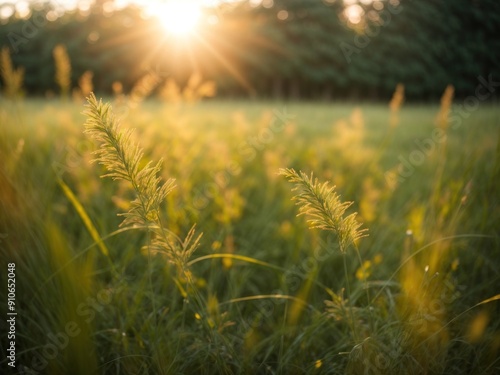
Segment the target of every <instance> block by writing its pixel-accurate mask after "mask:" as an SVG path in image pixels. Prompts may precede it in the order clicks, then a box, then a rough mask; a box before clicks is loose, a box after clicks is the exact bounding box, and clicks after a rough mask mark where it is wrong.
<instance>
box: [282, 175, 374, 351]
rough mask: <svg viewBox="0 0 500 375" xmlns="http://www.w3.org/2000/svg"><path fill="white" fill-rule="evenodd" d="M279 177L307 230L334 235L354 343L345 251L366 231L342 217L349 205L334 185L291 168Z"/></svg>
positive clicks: (354, 331)
mask: <svg viewBox="0 0 500 375" xmlns="http://www.w3.org/2000/svg"><path fill="white" fill-rule="evenodd" d="M279 174H280V175H282V176H284V177H285V178H286V179H287V180H288V181H289V182H292V183H294V184H295V187H294V188H293V189H292V191H294V192H296V193H295V197H294V200H295V201H296V203H297V205H299V215H306V216H308V217H309V219H308V223H309V226H310V228H317V229H322V230H326V231H329V232H332V233H334V234H335V235H336V236H337V239H338V244H339V247H340V252H341V253H342V258H343V265H344V277H345V282H346V289H347V296H348V300H349V302H350V304H351V307H350V308H349V315H350V319H351V325H352V327H351V329H352V332H353V335H354V339H355V341H356V342H357V341H358V338H359V336H358V332H357V329H356V322H355V319H354V313H353V307H354V306H353V301H352V299H351V297H352V295H351V287H350V282H349V274H348V268H347V260H346V252H347V249H348V247H349V246H351V245H354V244H355V243H356V242H357V241H358V240H359V239H361V238H363V237H365V236H367V233H366V232H367V229H360V228H361V223H359V222H358V221H357V220H356V213H353V214H350V215H348V216H345V212H346V210H347V209H348V208H349V207H350V206H351V205H352V204H353V202H342V201H341V200H340V196H339V195H338V194H337V192H336V191H335V186H329V184H328V182H324V183H320V182H319V181H318V179H317V178H314V177H313V174H312V173H311V175H310V176H308V175H307V174H305V173H304V172H302V171H300V172H296V171H295V170H294V169H281V170H280V172H279ZM361 264H362V262H361ZM368 301H369V299H368Z"/></svg>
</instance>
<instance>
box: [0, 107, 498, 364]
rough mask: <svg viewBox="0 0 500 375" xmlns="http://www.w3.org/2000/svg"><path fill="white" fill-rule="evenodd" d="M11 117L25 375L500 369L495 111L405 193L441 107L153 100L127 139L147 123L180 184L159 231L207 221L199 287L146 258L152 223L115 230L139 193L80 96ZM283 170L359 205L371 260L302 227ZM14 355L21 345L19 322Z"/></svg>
mask: <svg viewBox="0 0 500 375" xmlns="http://www.w3.org/2000/svg"><path fill="white" fill-rule="evenodd" d="M110 100H112V99H110ZM0 104H1V107H0V158H1V160H2V163H1V164H0V172H1V174H0V199H1V200H0V202H1V204H2V210H1V215H0V219H1V222H0V225H1V226H0V232H1V233H2V234H6V235H7V236H2V238H1V241H2V242H1V243H0V246H1V252H2V257H1V259H2V262H1V267H2V270H3V271H2V272H1V275H2V277H1V279H2V281H1V282H2V285H6V272H4V271H5V270H6V264H7V263H11V262H15V263H16V303H17V305H16V309H17V312H18V318H17V325H16V329H17V335H16V351H17V366H18V367H17V370H18V372H17V373H22V372H21V367H20V366H25V367H24V371H25V373H28V374H29V373H35V372H31V371H30V370H29V369H31V370H33V371H35V370H37V371H36V372H38V373H42V374H66V373H72V374H80V373H81V374H91V373H103V374H198V373H199V374H220V373H228V374H230V373H244V374H279V373H282V374H303V373H310V374H344V373H351V374H396V373H411V374H441V373H463V374H488V373H489V374H495V373H497V372H498V371H500V361H499V360H498V353H499V352H500V326H499V322H498V319H497V317H498V316H499V315H498V314H499V313H500V304H499V302H498V301H497V300H496V298H494V299H493V300H491V301H488V302H486V303H483V304H480V303H481V302H482V301H486V300H488V299H489V298H491V297H494V296H498V295H499V294H500V289H499V288H498V287H497V285H498V283H499V280H500V274H499V271H498V270H499V269H500V238H499V235H498V226H499V223H500V208H499V206H498V203H499V198H500V193H499V190H500V189H499V186H498V185H499V182H498V181H500V169H499V168H500V157H499V155H500V153H499V152H500V151H499V136H500V132H499V129H500V127H499V125H500V110H498V108H496V107H493V106H489V105H481V107H480V108H479V109H478V110H477V111H475V112H473V113H471V114H470V116H469V117H468V118H464V119H463V121H462V122H461V124H460V125H459V126H457V127H455V128H452V127H451V125H450V127H449V128H448V129H447V130H446V135H447V136H446V142H434V144H433V146H432V152H430V153H429V154H428V155H425V157H424V158H423V160H422V162H421V163H420V162H419V163H418V164H419V165H416V166H414V170H413V171H412V173H411V175H409V176H407V177H405V178H404V180H402V181H399V182H397V181H396V182H394V181H395V180H394V179H391V178H388V176H390V175H388V174H387V172H390V171H393V172H394V171H396V170H397V166H398V163H399V159H398V158H399V157H400V156H401V157H403V158H405V159H408V158H409V157H410V155H411V153H412V152H415V151H416V150H418V147H417V146H416V144H415V139H419V140H420V141H424V140H429V139H432V134H433V131H434V129H435V128H436V126H435V124H434V119H435V116H436V114H437V112H438V111H439V107H438V106H412V105H408V106H404V107H403V108H402V109H401V111H400V113H399V124H398V126H397V127H395V128H390V126H389V123H390V116H391V114H390V111H389V109H388V108H387V107H386V106H383V105H371V104H367V105H363V106H361V107H360V108H358V107H356V106H354V105H352V104H327V103H323V104H322V103H295V102H292V103H273V102H257V101H256V102H239V101H207V102H202V103H197V104H193V105H182V106H177V107H176V106H166V105H164V104H161V103H159V102H155V101H146V102H144V103H142V104H141V106H140V107H139V108H136V109H133V110H130V111H128V113H127V115H126V116H125V117H124V118H123V119H122V128H123V129H127V128H136V132H135V133H134V134H135V136H134V140H135V141H136V142H138V143H139V144H140V145H141V147H143V148H144V153H145V157H144V160H143V161H142V162H141V165H140V166H141V167H142V166H144V165H145V164H146V162H147V161H149V160H153V161H157V160H159V159H160V158H163V159H164V164H163V167H162V171H161V176H162V178H163V180H164V181H167V180H168V179H169V178H175V179H176V184H177V187H176V189H175V190H174V191H173V192H171V193H170V194H169V195H168V196H167V199H166V201H165V204H163V205H162V206H161V216H162V218H161V220H162V221H161V223H162V225H163V227H164V228H166V229H168V230H169V231H171V232H172V233H173V234H175V235H176V236H179V237H180V238H184V237H185V236H186V235H187V233H188V231H189V230H190V228H191V227H192V225H193V224H196V230H197V231H198V232H200V233H201V232H203V237H202V239H201V245H200V247H199V248H198V249H197V251H196V252H195V253H194V254H193V255H192V257H191V259H190V262H188V266H189V271H190V272H191V273H192V274H191V275H189V277H185V275H184V276H183V274H182V273H179V272H178V270H177V268H176V266H175V265H172V264H171V262H169V258H168V257H167V256H164V255H161V254H158V255H154V254H153V255H152V254H151V253H150V252H149V255H148V249H147V247H144V246H145V245H146V244H147V243H148V242H149V240H150V235H151V233H152V232H151V230H150V231H149V232H148V231H147V230H145V229H144V228H130V227H127V228H122V229H119V224H120V223H121V221H122V218H121V217H119V216H117V214H118V213H121V212H124V211H127V210H128V209H129V208H130V203H129V202H130V200H131V199H133V198H134V193H133V191H132V189H131V186H129V185H128V184H127V183H126V182H122V181H112V180H110V179H101V178H99V176H100V175H102V174H104V169H103V167H101V166H100V165H98V164H91V163H90V161H91V159H93V157H94V156H93V155H92V154H91V152H92V151H93V150H95V149H96V145H95V144H93V143H92V142H91V141H90V140H89V139H88V138H87V137H85V135H84V134H83V129H84V128H83V123H84V122H85V117H84V116H83V115H82V114H81V112H82V111H83V103H82V104H75V103H69V102H60V101H43V100H34V99H30V100H26V101H24V102H22V103H17V104H13V103H11V102H7V101H3V102H1V103H0ZM285 107H286V113H288V114H289V115H290V117H288V118H287V119H286V121H285V122H282V120H280V119H279V118H277V119H276V114H275V111H283V109H284V108H285ZM115 109H116V110H117V112H118V113H123V112H120V111H123V108H122V109H120V108H115ZM273 111H274V112H273ZM452 114H453V113H452ZM280 116H282V115H280ZM273 121H274V122H273ZM280 168H295V170H297V171H298V170H302V171H304V172H306V173H307V174H309V173H310V172H314V176H316V177H318V178H319V180H320V181H321V182H322V181H329V182H330V184H331V185H336V192H337V193H339V194H340V195H341V200H342V201H353V202H354V204H353V205H352V206H351V207H350V208H349V209H348V211H347V214H350V213H353V212H358V216H357V218H358V220H360V221H361V222H362V223H363V226H362V228H368V230H369V232H368V234H369V236H368V237H365V238H362V239H361V240H360V241H359V242H358V243H357V248H358V249H359V254H360V257H361V262H362V263H364V267H361V264H360V260H359V258H358V256H357V255H356V251H355V249H354V248H348V249H347V253H346V255H345V256H344V255H342V253H341V252H340V251H339V249H338V245H337V237H336V235H335V233H328V232H324V231H319V230H317V229H316V230H311V229H308V227H307V222H306V218H304V217H302V216H299V217H296V215H297V214H298V212H299V209H298V207H296V206H295V205H294V202H293V201H292V200H291V199H292V197H293V193H292V192H291V191H290V190H291V188H292V187H293V186H292V185H291V184H289V183H288V182H287V181H286V180H285V179H284V178H283V177H281V176H279V175H278V171H279V169H280ZM58 178H60V179H61V180H62V181H64V182H59V181H58ZM396 180H397V178H396ZM408 230H411V232H407V231H408ZM153 232H154V231H153ZM148 233H149V234H148ZM3 237H5V238H3ZM215 254H226V256H225V257H224V255H215ZM170 260H171V259H170ZM344 262H345V263H344ZM426 266H428V267H426ZM344 267H345V268H344ZM363 270H364V272H363ZM348 286H349V290H348V289H347V288H348ZM0 290H1V292H0V296H1V300H2V301H6V300H7V297H6V288H4V287H2V288H1V289H0ZM346 299H348V300H346ZM325 301H328V302H326V303H325ZM478 304H480V305H478ZM476 305H477V306H476ZM68 324H70V325H69V326H68ZM68 331H69V333H72V334H74V335H71V336H70V335H69V334H68ZM50 334H52V336H50ZM48 335H49V336H50V337H49V336H48ZM1 342H2V344H1V345H2V350H3V352H5V351H6V350H7V347H6V346H5V343H6V334H5V333H4V331H3V329H2V340H1ZM51 345H52V346H51ZM51 350H52V351H51ZM1 366H2V368H8V366H7V361H6V360H3V362H1Z"/></svg>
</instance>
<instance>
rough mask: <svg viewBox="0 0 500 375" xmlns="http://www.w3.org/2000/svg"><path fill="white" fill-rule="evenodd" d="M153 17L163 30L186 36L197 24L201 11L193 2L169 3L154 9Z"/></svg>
mask: <svg viewBox="0 0 500 375" xmlns="http://www.w3.org/2000/svg"><path fill="white" fill-rule="evenodd" d="M155 8H156V9H154V10H153V11H154V15H155V16H156V17H158V18H159V20H160V22H161V23H162V25H163V27H164V28H165V30H167V31H168V32H169V33H172V34H175V35H186V34H188V33H190V32H191V31H193V30H194V29H195V28H196V25H197V24H198V20H199V18H200V16H201V10H200V7H199V5H198V4H196V3H194V2H180V1H175V2H170V3H167V4H163V5H161V6H158V7H155Z"/></svg>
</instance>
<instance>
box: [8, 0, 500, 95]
mask: <svg viewBox="0 0 500 375" xmlns="http://www.w3.org/2000/svg"><path fill="white" fill-rule="evenodd" d="M107 3H109V1H106V0H98V1H96V3H95V5H94V6H93V7H92V8H91V9H90V11H88V12H84V13H82V12H79V11H72V12H66V13H64V14H62V15H61V16H60V17H50V14H51V13H50V12H52V11H53V10H54V8H53V5H51V3H41V4H40V3H39V4H38V5H36V6H33V8H32V10H31V13H30V15H29V17H28V18H25V19H20V18H16V17H14V16H12V17H10V18H9V19H4V20H3V22H2V24H0V46H1V45H3V46H8V47H9V48H10V50H11V55H12V60H13V62H14V64H15V65H16V66H23V67H24V68H25V89H26V91H27V92H28V93H30V94H36V95H39V94H44V93H46V92H47V91H48V90H51V91H56V90H57V89H56V84H55V82H54V76H55V64H54V61H53V55H52V50H53V48H54V47H55V46H56V45H57V44H63V45H65V46H66V48H67V51H68V54H69V56H70V60H71V65H72V83H73V85H76V84H77V81H78V77H80V76H81V75H82V74H83V72H84V71H86V70H90V71H92V72H93V73H94V87H95V89H96V91H98V92H102V93H109V92H111V86H112V83H113V82H114V81H120V82H122V84H123V86H124V88H125V90H128V89H130V88H131V87H132V86H133V84H134V83H135V82H136V81H137V80H138V79H139V78H141V77H142V76H144V75H145V74H147V73H148V72H149V73H153V74H157V75H158V77H159V78H160V79H162V80H164V79H167V78H168V77H172V78H175V79H176V80H177V81H178V82H180V83H182V82H186V80H187V79H188V77H189V75H190V74H192V73H193V72H194V71H196V72H199V73H201V74H202V75H203V77H204V78H206V79H211V80H215V82H216V83H217V85H218V92H219V94H220V95H223V96H247V95H250V96H259V97H290V98H311V99H318V98H336V99H343V98H346V99H351V98H358V99H361V98H366V99H382V100H386V99H387V98H389V97H390V96H391V94H392V92H393V91H394V88H395V86H396V84H397V83H402V84H404V85H405V88H406V93H407V96H408V98H409V99H410V100H411V99H414V100H431V99H432V100H434V99H436V98H438V97H439V96H440V95H441V94H442V92H443V91H444V89H445V87H446V86H447V85H448V84H452V85H454V86H455V88H456V94H457V95H458V96H467V95H474V92H475V88H476V86H477V84H478V77H479V76H483V77H485V79H486V80H488V77H489V76H490V75H492V77H493V80H494V81H500V58H499V57H500V39H499V35H500V2H499V1H498V0H442V1H437V0H419V1H416V0H413V1H412V0H389V1H375V2H368V1H363V2H359V3H356V4H355V5H354V6H355V7H356V8H355V9H348V8H346V5H345V4H344V2H343V1H341V0H337V1H335V0H274V1H270V0H263V1H261V2H255V1H240V2H237V3H226V4H220V5H219V6H218V7H215V8H210V9H205V12H204V13H205V15H206V17H203V19H202V20H201V21H200V23H201V24H200V25H199V28H198V30H197V32H196V34H195V35H192V36H190V37H186V38H175V37H173V36H171V35H170V36H169V35H168V34H167V33H166V32H165V31H164V29H163V28H162V27H161V25H160V23H159V22H158V21H157V20H156V19H155V18H145V17H144V16H143V15H142V13H143V12H141V9H140V8H137V7H134V6H129V7H127V8H123V9H120V10H114V11H110V7H109V6H107V5H109V4H107ZM353 10H354V11H356V12H357V14H356V13H353V12H352V11H353ZM350 12H351V13H350ZM48 15H49V16H48ZM350 15H351V16H352V15H353V16H354V17H353V19H352V20H351V19H350V18H349V16H350ZM359 15H361V17H357V16H359ZM356 17H357V18H356ZM48 19H51V21H49V20H48Z"/></svg>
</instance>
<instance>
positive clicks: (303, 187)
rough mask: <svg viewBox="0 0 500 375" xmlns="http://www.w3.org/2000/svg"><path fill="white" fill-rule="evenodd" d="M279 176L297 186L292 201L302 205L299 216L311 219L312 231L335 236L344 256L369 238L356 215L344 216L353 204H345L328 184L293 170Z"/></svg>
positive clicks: (282, 171)
mask: <svg viewBox="0 0 500 375" xmlns="http://www.w3.org/2000/svg"><path fill="white" fill-rule="evenodd" d="M279 174H280V175H282V176H284V177H285V178H286V179H287V180H288V181H289V182H291V183H294V184H295V187H294V188H293V189H292V191H294V192H295V197H294V198H293V199H294V200H295V201H296V203H297V205H298V206H300V208H299V215H306V216H308V217H309V219H308V223H309V227H310V228H318V229H322V230H327V231H331V232H333V233H335V234H336V235H337V236H338V239H339V245H340V250H341V251H342V252H343V253H344V252H345V251H346V249H347V247H348V246H349V245H351V244H353V243H355V242H356V241H357V240H358V239H360V238H362V237H366V236H367V235H368V234H367V233H366V232H367V231H368V230H367V229H360V228H361V225H362V224H361V223H360V222H358V221H357V220H356V215H357V213H353V214H350V215H348V216H344V214H345V212H346V210H347V209H348V208H349V207H350V206H351V205H352V204H353V202H342V201H341V200H340V195H339V194H337V192H336V191H335V186H330V185H329V183H328V182H323V183H320V182H319V181H318V179H317V178H314V177H313V174H312V173H311V175H310V176H308V175H307V174H306V173H304V172H302V171H299V172H296V171H295V170H294V169H280V171H279Z"/></svg>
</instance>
